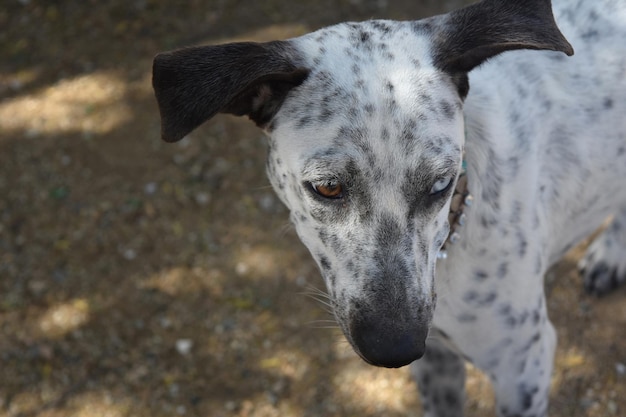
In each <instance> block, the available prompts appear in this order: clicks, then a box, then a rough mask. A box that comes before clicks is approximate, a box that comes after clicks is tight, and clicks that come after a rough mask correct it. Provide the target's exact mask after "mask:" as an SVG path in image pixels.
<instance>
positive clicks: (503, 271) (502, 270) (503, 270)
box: [496, 262, 509, 279]
mask: <svg viewBox="0 0 626 417" xmlns="http://www.w3.org/2000/svg"><path fill="white" fill-rule="evenodd" d="M508 272H509V264H508V263H506V262H503V263H501V264H500V265H498V271H497V272H496V274H497V277H498V278H500V279H502V278H504V277H506V275H507V273H508Z"/></svg>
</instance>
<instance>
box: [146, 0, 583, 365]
mask: <svg viewBox="0 0 626 417" xmlns="http://www.w3.org/2000/svg"><path fill="white" fill-rule="evenodd" d="M522 48H527V49H548V50H559V51H564V52H566V53H568V54H571V53H572V50H571V46H570V45H569V44H568V43H567V41H566V40H565V39H564V38H563V36H562V35H561V34H560V32H559V30H558V29H557V27H556V25H555V23H554V20H553V18H552V11H551V7H550V2H549V0H527V1H522V0H519V1H518V0H486V1H484V2H482V3H479V4H477V5H474V6H470V7H467V8H465V9H461V10H459V11H456V12H452V13H449V14H447V15H442V16H436V17H433V18H429V19H425V20H420V21H414V22H391V21H368V22H363V23H344V24H339V25H336V26H332V27H328V28H324V29H321V30H319V31H317V32H314V33H311V34H308V35H305V36H302V37H299V38H295V39H291V40H287V41H276V42H269V43H234V44H226V45H217V46H202V47H193V48H187V49H182V50H177V51H173V52H168V53H163V54H160V55H158V56H157V57H156V58H155V61H154V73H153V75H154V76H153V86H154V89H155V93H156V96H157V99H158V102H159V107H160V111H161V117H162V133H163V139H164V140H166V141H168V142H172V141H176V140H179V139H181V138H182V137H183V136H185V135H186V134H188V133H189V132H190V131H192V130H193V129H195V128H196V127H197V126H199V125H200V124H201V123H203V122H204V121H206V120H208V119H209V118H211V117H212V116H214V115H215V114H216V113H218V112H224V113H232V114H236V115H247V116H249V117H250V119H252V120H253V121H254V122H256V123H257V124H258V125H259V126H260V127H262V128H263V129H265V130H266V132H267V133H268V135H269V144H270V146H269V157H268V175H269V178H270V181H271V183H272V185H273V186H274V189H275V190H276V192H277V193H278V195H279V196H280V198H281V199H282V201H283V202H284V203H285V204H286V205H287V206H288V207H289V209H290V211H291V219H292V221H293V223H294V224H295V226H296V229H297V232H298V235H299V236H300V238H301V239H302V241H303V242H304V244H305V245H306V246H307V247H308V249H309V250H310V251H311V254H312V255H313V257H314V258H315V260H316V261H317V263H318V265H319V267H320V269H321V271H322V274H323V276H324V279H325V281H326V285H327V288H328V292H329V295H330V297H331V299H332V304H333V306H334V311H335V315H336V318H337V321H338V322H339V324H340V326H341V327H342V329H343V331H344V333H345V335H346V337H347V339H348V340H349V341H350V343H351V344H352V346H353V347H354V349H355V350H356V351H357V353H359V354H360V355H361V356H362V357H363V358H364V359H365V360H366V361H368V362H369V363H372V364H374V365H380V366H391V367H396V366H402V365H406V364H408V363H410V362H412V361H413V360H415V359H418V358H420V357H421V356H422V355H423V353H424V349H425V340H426V337H427V334H428V330H429V326H430V322H431V319H432V315H433V310H434V307H435V301H436V295H435V289H434V277H435V264H436V259H437V253H438V251H439V249H440V248H441V245H442V244H443V243H444V241H445V239H446V237H447V235H448V231H449V225H448V221H447V217H448V210H449V205H450V199H451V195H452V190H453V188H454V185H455V182H456V179H457V177H458V174H459V170H460V167H461V162H462V155H463V146H464V122H463V113H462V105H463V99H464V98H465V96H466V95H467V93H468V89H469V86H468V78H467V74H468V72H469V71H470V70H471V69H473V68H474V67H476V66H478V65H480V64H481V63H483V62H484V61H485V60H487V59H489V58H491V57H493V56H494V55H497V54H499V53H501V52H504V51H507V50H513V49H522Z"/></svg>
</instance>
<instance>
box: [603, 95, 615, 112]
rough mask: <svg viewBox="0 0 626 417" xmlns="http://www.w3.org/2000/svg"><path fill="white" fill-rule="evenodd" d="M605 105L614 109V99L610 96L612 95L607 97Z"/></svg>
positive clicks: (606, 107)
mask: <svg viewBox="0 0 626 417" xmlns="http://www.w3.org/2000/svg"><path fill="white" fill-rule="evenodd" d="M603 106H604V108H605V109H612V108H613V99H612V98H610V97H607V98H605V99H604V103H603Z"/></svg>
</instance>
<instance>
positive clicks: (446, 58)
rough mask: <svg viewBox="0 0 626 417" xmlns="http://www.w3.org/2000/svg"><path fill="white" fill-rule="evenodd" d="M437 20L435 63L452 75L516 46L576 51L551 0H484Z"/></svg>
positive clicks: (567, 52) (569, 53)
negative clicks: (553, 8)
mask: <svg viewBox="0 0 626 417" xmlns="http://www.w3.org/2000/svg"><path fill="white" fill-rule="evenodd" d="M436 19H437V20H434V21H433V22H431V23H433V24H434V25H435V28H434V29H435V32H434V35H433V36H434V39H433V40H434V44H435V45H434V53H435V57H434V58H435V65H436V66H437V67H439V68H440V69H442V70H444V71H447V72H449V73H452V74H455V73H456V74H458V73H467V72H469V71H471V70H472V69H473V68H475V67H477V66H478V65H480V64H482V63H483V62H485V61H486V60H488V59H489V58H491V57H493V56H495V55H498V54H500V53H502V52H505V51H511V50H515V49H545V50H551V51H561V52H564V53H566V54H567V55H573V54H574V50H573V48H572V46H571V45H570V44H569V42H568V41H567V40H566V39H565V37H564V36H563V34H562V33H561V31H560V30H559V28H558V27H557V25H556V22H555V21H554V16H553V15H552V5H551V3H550V0H484V1H482V2H480V3H476V4H473V5H471V6H468V7H465V8H463V9H459V10H456V11H453V12H450V13H448V14H446V15H443V16H438V17H437V18H436ZM418 24H419V22H418Z"/></svg>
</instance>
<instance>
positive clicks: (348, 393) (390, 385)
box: [333, 359, 417, 415]
mask: <svg viewBox="0 0 626 417" xmlns="http://www.w3.org/2000/svg"><path fill="white" fill-rule="evenodd" d="M406 369H407V370H408V368H406ZM333 385H334V387H335V389H337V390H338V391H339V394H340V395H341V396H345V397H346V398H353V399H357V401H358V403H357V404H355V406H358V407H359V409H360V410H362V411H363V412H365V413H393V412H395V413H398V414H401V415H404V414H407V413H408V412H409V411H410V410H412V409H413V407H415V404H413V403H412V401H414V400H415V397H416V396H417V389H416V387H415V385H414V384H413V382H412V381H411V380H410V378H409V377H408V375H407V372H402V371H398V370H391V369H384V368H375V367H371V366H368V365H365V364H364V363H361V362H360V360H358V361H357V360H356V359H355V362H354V363H351V364H348V365H346V366H345V367H343V368H342V370H341V371H340V372H339V373H338V374H337V375H336V376H335V378H334V379H333Z"/></svg>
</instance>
